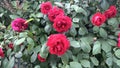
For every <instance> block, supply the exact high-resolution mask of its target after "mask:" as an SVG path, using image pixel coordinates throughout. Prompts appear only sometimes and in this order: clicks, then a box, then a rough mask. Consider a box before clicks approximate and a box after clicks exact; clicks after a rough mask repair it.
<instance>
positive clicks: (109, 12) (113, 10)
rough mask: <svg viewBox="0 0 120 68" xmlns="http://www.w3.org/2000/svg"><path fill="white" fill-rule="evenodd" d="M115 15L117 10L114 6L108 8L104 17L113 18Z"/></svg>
mask: <svg viewBox="0 0 120 68" xmlns="http://www.w3.org/2000/svg"><path fill="white" fill-rule="evenodd" d="M116 14H117V9H116V7H115V6H110V7H109V9H108V10H106V11H105V12H104V15H105V16H106V18H112V17H115V16H116Z"/></svg>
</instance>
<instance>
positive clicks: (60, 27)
mask: <svg viewBox="0 0 120 68" xmlns="http://www.w3.org/2000/svg"><path fill="white" fill-rule="evenodd" d="M51 7H52V5H51V2H49V1H48V2H45V3H42V4H41V5H40V8H41V12H42V13H43V14H47V15H48V18H49V20H50V21H51V22H53V28H54V29H55V30H56V31H57V32H66V31H68V30H69V29H70V27H71V26H72V21H71V18H70V17H68V16H66V15H65V13H64V11H63V9H61V8H59V7H57V6H53V7H52V8H51Z"/></svg>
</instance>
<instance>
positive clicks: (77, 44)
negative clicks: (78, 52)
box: [70, 41, 80, 48]
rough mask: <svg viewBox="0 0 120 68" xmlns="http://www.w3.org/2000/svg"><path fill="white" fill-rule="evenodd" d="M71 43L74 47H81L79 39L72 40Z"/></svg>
mask: <svg viewBox="0 0 120 68" xmlns="http://www.w3.org/2000/svg"><path fill="white" fill-rule="evenodd" d="M70 45H71V46H72V47H74V48H79V47H80V44H79V42H78V41H70Z"/></svg>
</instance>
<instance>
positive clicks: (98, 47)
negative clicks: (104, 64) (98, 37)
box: [92, 41, 101, 55]
mask: <svg viewBox="0 0 120 68" xmlns="http://www.w3.org/2000/svg"><path fill="white" fill-rule="evenodd" d="M98 53H101V43H100V42H99V41H96V42H95V43H94V46H93V50H92V54H93V55H96V54H98Z"/></svg>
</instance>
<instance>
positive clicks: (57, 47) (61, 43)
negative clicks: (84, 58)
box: [47, 34, 70, 56]
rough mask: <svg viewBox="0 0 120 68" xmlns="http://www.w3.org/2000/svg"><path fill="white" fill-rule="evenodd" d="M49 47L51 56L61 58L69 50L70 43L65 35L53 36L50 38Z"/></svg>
mask: <svg viewBox="0 0 120 68" xmlns="http://www.w3.org/2000/svg"><path fill="white" fill-rule="evenodd" d="M47 46H48V47H49V52H50V53H51V54H55V55H58V56H61V55H63V54H64V53H65V52H66V51H67V50H68V48H69V47H70V43H69V41H68V39H67V38H66V36H65V35H63V34H52V35H50V37H49V38H48V41H47Z"/></svg>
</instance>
